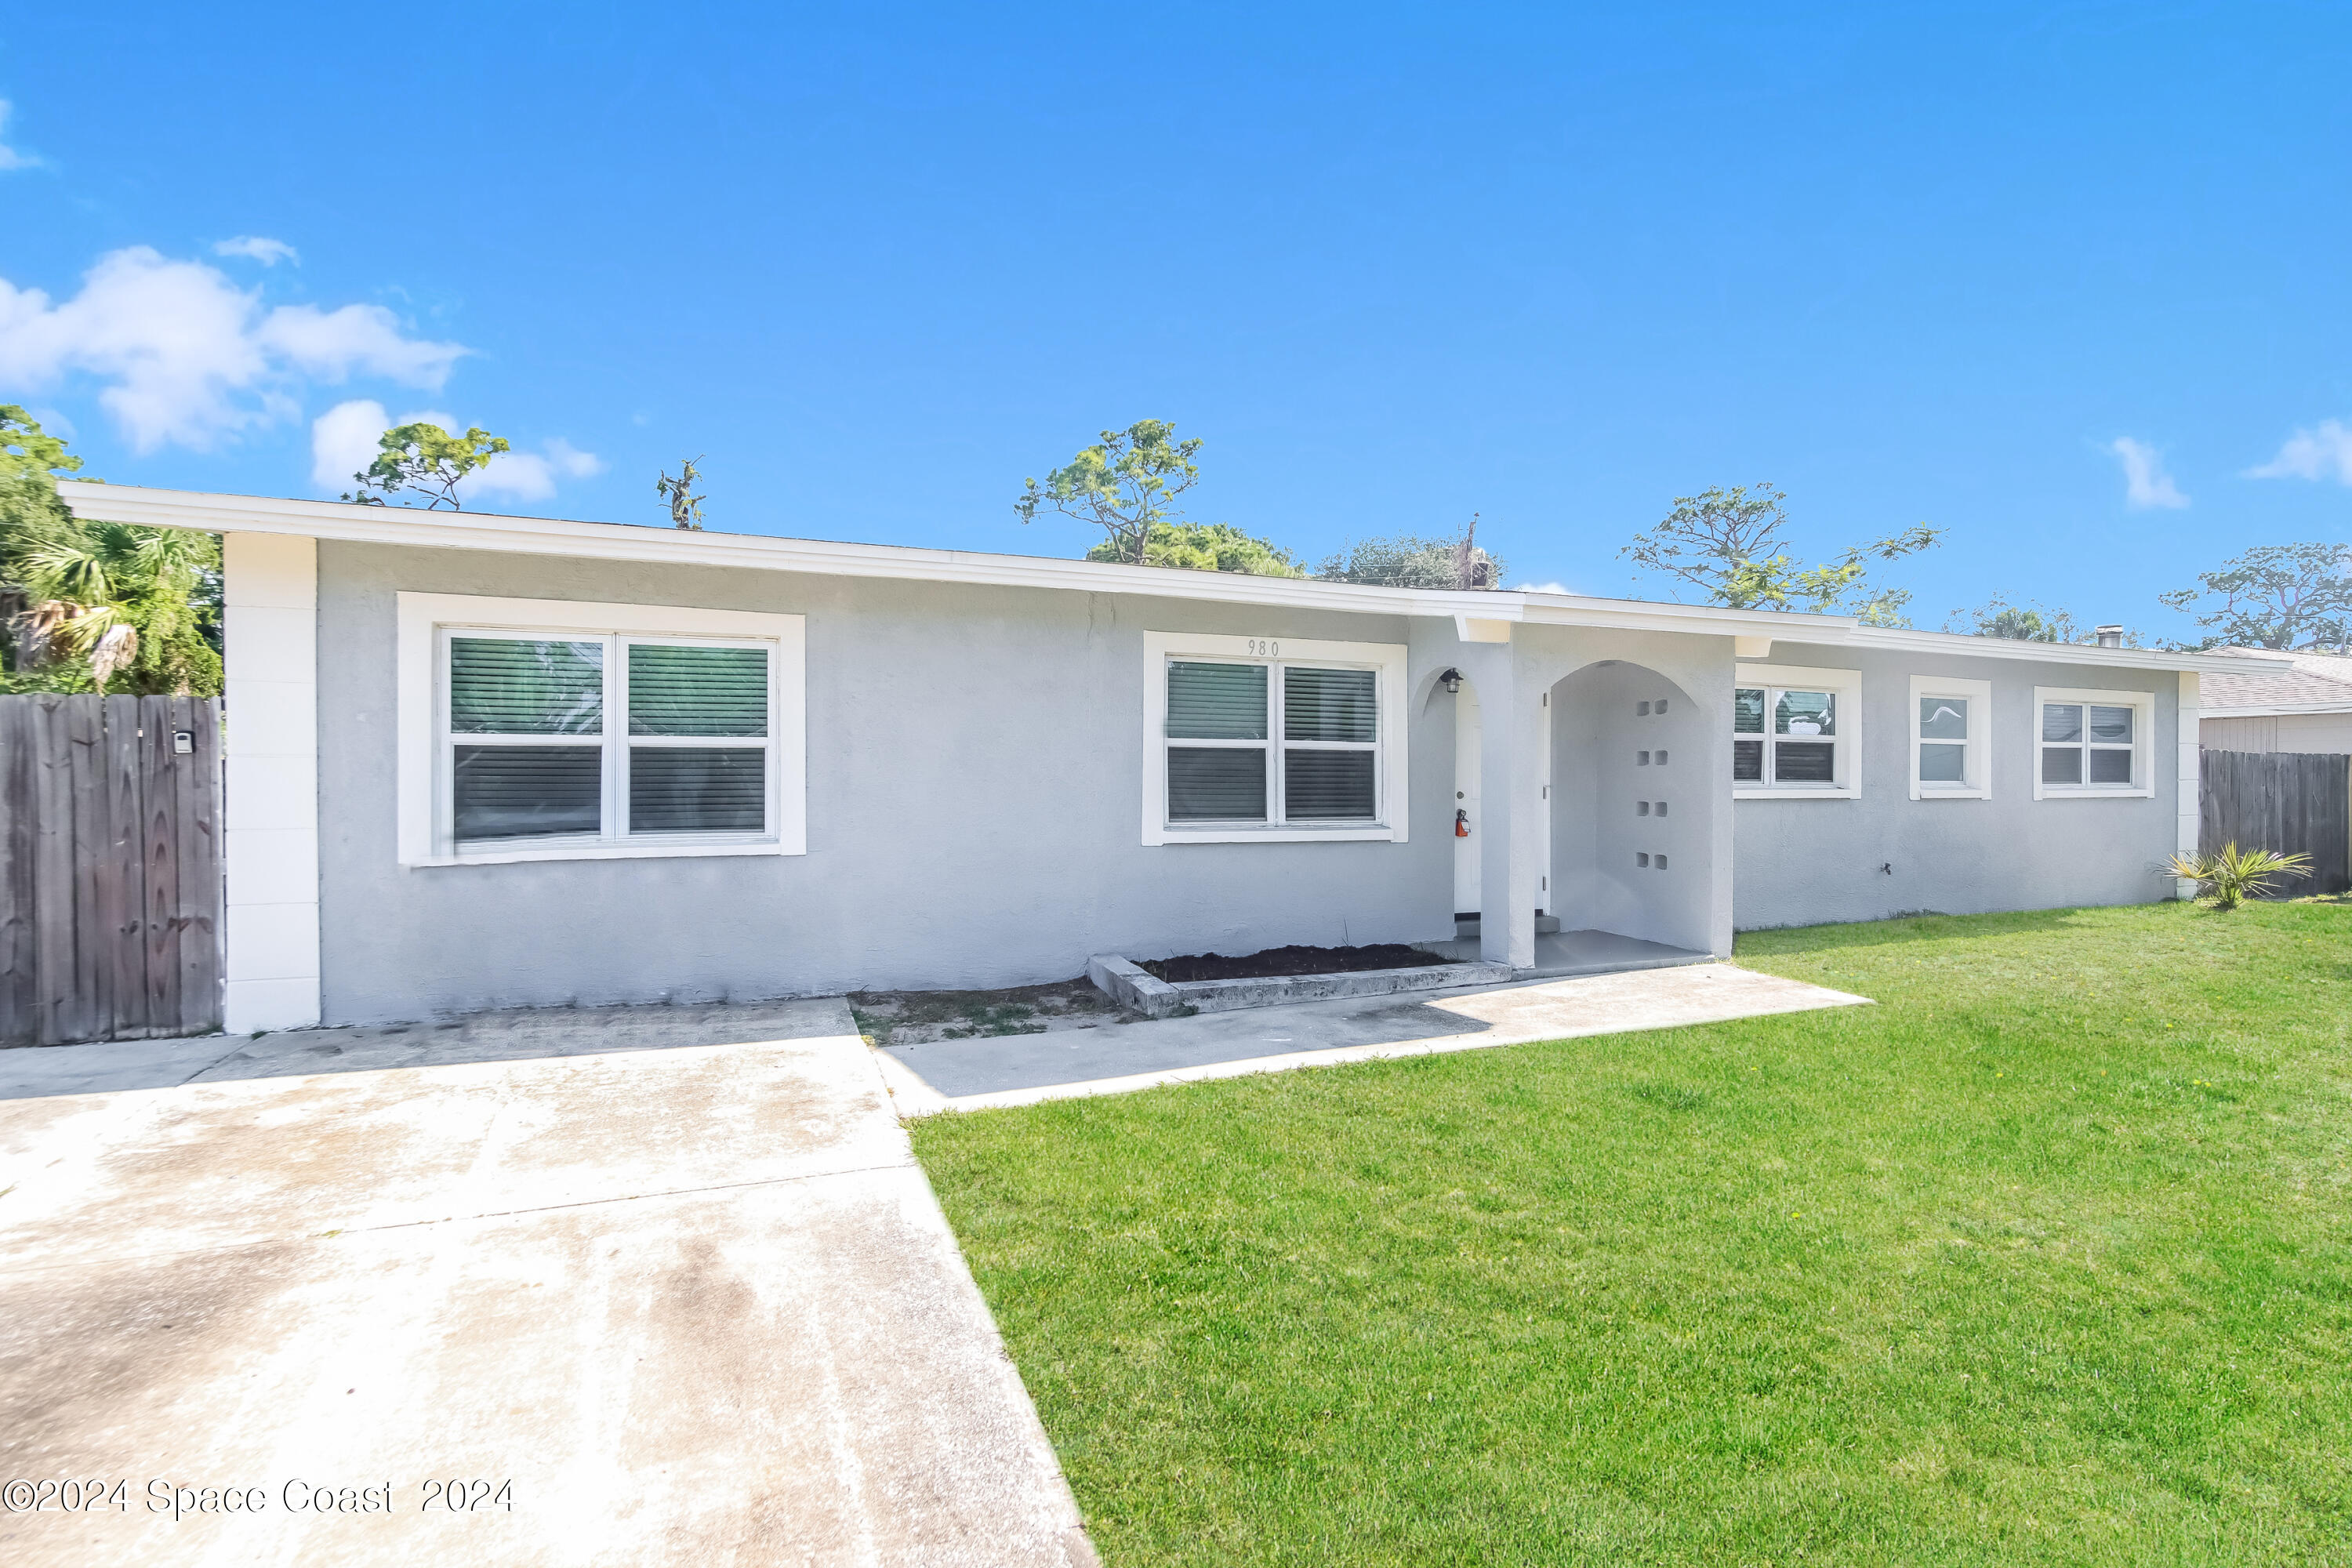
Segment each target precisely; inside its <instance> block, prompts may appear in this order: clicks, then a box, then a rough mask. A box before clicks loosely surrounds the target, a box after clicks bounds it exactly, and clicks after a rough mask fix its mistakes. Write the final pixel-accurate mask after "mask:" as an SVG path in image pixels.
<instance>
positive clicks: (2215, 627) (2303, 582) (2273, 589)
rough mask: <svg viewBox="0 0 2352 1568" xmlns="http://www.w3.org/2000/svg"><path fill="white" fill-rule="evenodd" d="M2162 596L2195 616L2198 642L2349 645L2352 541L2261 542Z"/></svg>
mask: <svg viewBox="0 0 2352 1568" xmlns="http://www.w3.org/2000/svg"><path fill="white" fill-rule="evenodd" d="M2158 598H2159V599H2160V600H2161V601H2162V603H2164V604H2165V605H2167V606H2168V607H2170V608H2172V609H2176V610H2187V611H2189V612H2190V613H2191V614H2192V615H2194V616H2196V620H2197V624H2198V626H2200V627H2202V628H2204V631H2205V636H2204V637H2201V638H2200V639H2199V640H2198V641H2197V642H2195V643H2194V644H2191V645H2189V646H2191V647H2200V648H2208V647H2266V648H2275V649H2277V650H2279V651H2281V652H2288V651H2292V650H2294V649H2298V648H2302V649H2317V650H2326V649H2333V650H2335V651H2336V652H2338V653H2346V652H2352V546H2347V545H2343V544H2263V545H2257V546H2256V547H2255V548H2253V549H2252V550H2249V551H2247V552H2244V553H2243V554H2241V555H2234V556H2231V558H2230V559H2229V560H2227V561H2225V562H2223V563H2221V567H2220V568H2219V569H2218V570H2216V571H2212V572H2200V573H2199V574H2197V586H2196V587H2194V588H2180V589H2177V590H2175V591H2174V592H2172V593H2169V594H2162V595H2158Z"/></svg>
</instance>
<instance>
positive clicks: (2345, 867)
mask: <svg viewBox="0 0 2352 1568" xmlns="http://www.w3.org/2000/svg"><path fill="white" fill-rule="evenodd" d="M2198 772H2199V779H2200V784H2201V786H2202V793H2201V795H2200V803H2199V807H2200V809H2199V821H2198V824H2197V845H2198V847H2199V848H2200V849H2201V850H2203V851H2205V852H2206V853H2207V854H2210V853H2212V852H2213V851H2214V850H2216V849H2219V848H2221V847H2222V846H2223V845H2225V844H2235V845H2236V846H2237V847H2239V848H2241V849H2271V850H2275V851H2277V852H2278V853H2280V854H2283V855H2284V854H2303V855H2308V856H2310V857H2311V875H2310V876H2308V877H2282V878H2280V879H2278V880H2276V881H2275V882H2273V883H2272V884H2271V895H2272V897H2273V898H2296V897H2300V896H2302V895H2304V894H2306V893H2340V892H2343V891H2344V890H2345V889H2347V888H2352V757H2345V756H2335V755H2331V754H2329V753H2326V752H2205V753H2204V754H2203V755H2202V757H2201V758H2200V763H2199V770H2198Z"/></svg>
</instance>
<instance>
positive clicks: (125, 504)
mask: <svg viewBox="0 0 2352 1568" xmlns="http://www.w3.org/2000/svg"><path fill="white" fill-rule="evenodd" d="M58 494H59V495H61V496H63V497H64V498H65V500H66V503H67V504H68V506H71V507H72V508H73V509H74V510H75V511H77V512H79V513H80V514H82V515H85V516H88V517H93V518H102V519H104V520H106V521H112V522H133V523H145V524H149V525H152V526H156V527H163V528H191V529H200V530H202V531H205V532H208V533H286V534H297V535H300V536H302V537H305V538H310V539H330V540H341V541H346V542H354V543H363V544H400V545H409V546H423V547H426V548H435V549H451V550H497V551H506V552H513V553H517V554H525V555H569V556H577V557H582V558H585V559H590V560H600V561H629V562H659V563H677V564H682V565H692V566H731V567H736V568H741V569H750V570H754V571H765V572H807V573H814V574H820V575H829V576H847V577H886V578H895V579H899V580H903V581H913V582H932V583H971V584H984V585H988V586H992V587H1014V588H1049V589H1058V590H1062V591H1064V592H1075V593H1087V594H1136V595H1148V596H1150V597H1154V598H1162V599H1205V600H1212V601H1215V602H1219V603H1223V604H1241V605H1278V606H1285V607H1294V608H1299V609H1316V610H1343V611H1351V612H1354V613H1357V614H1367V615H1388V616H1449V617H1451V616H1460V617H1465V618H1466V619H1471V620H1482V621H1520V622H1525V623H1528V624H1530V625H1538V626H1592V627H1601V628H1613V629H1619V630H1624V631H1668V632H1682V633H1685V634H1696V635H1700V636H1713V637H1770V638H1772V639H1773V640H1775V641H1777V642H1796V643H1811V644H1831V645H1837V644H1858V645H1861V646H1864V647H1883V648H1887V649H1890V650H1898V651H1906V652H1913V653H1941V654H1956V655H1960V656H1963V657H1967V658H2008V659H2028V660H2036V661H2041V662H2046V663H2052V664H2074V665H2108V666H2113V667H2116V668H2127V669H2183V670H2189V669H2193V670H2210V671H2213V672H2215V673H2220V674H2236V675H2268V674H2277V673H2282V672H2287V671H2292V670H2293V669H2294V665H2293V664H2292V663H2290V662H2288V661H2287V660H2285V659H2257V658H2248V657H2245V656H2243V655H2239V656H2235V657H2223V656H2221V655H2218V654H2194V653H2164V652H2158V651H2154V650H2151V649H2147V648H2107V647H2092V646H2089V645H2086V644H2080V643H2035V642H2013V641H2007V640H2002V639H1996V638H1990V637H1966V636H1960V635H1958V634H1953V633H1947V632H1914V631H1897V630H1891V629H1889V628H1886V627H1884V626H1863V625H1861V624H1860V623H1859V622H1857V621H1856V620H1855V619H1854V618H1853V616H1808V615H1799V614H1787V613H1779V612H1772V611H1757V610H1735V609H1727V608H1725V607H1723V606H1721V605H1672V604H1654V603H1651V602H1648V601H1645V600H1640V599H1601V598H1592V597H1589V596H1587V595H1579V594H1533V593H1526V592H1521V591H1514V590H1508V589H1505V590H1498V591H1487V590H1478V591H1474V592H1469V593H1459V592H1451V591H1445V590H1440V589H1432V588H1374V587H1366V586H1363V585H1360V584H1352V583H1325V582H1318V581H1315V580H1312V579H1307V578H1297V577H1252V576H1246V575H1244V574H1241V573H1238V572H1186V571H1171V570H1170V569H1169V568H1167V567H1163V566H1121V565H1113V564H1110V563H1105V562H1098V561H1070V560H1064V559H1055V558H1048V557H1044V556H1034V555H998V554H992V553H990V552H983V551H974V550H929V549H921V548H918V547H915V546H911V545H903V544H848V543H842V542H835V541H831V540H821V539H787V538H783V537H782V536H779V535H775V534H763V533H709V532H704V531H699V530H687V529H676V528H658V527H648V526H643V525H639V524H634V523H617V522H573V521H567V520H564V519H560V518H543V517H510V516H507V515H505V514H502V513H498V512H479V511H428V510H424V509H423V508H417V507H394V506H354V505H352V503H351V502H349V501H324V500H293V499H288V498H281V497H274V496H239V495H215V494H210V493H207V492H205V491H200V490H164V489H148V488H146V487H145V486H140V485H104V484H97V483H94V482H91V481H89V480H85V479H60V480H58Z"/></svg>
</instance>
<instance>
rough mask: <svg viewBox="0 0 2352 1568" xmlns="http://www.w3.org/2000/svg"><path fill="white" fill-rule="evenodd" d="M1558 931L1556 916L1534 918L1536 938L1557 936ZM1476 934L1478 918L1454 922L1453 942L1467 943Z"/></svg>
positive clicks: (1474, 916)
mask: <svg viewBox="0 0 2352 1568" xmlns="http://www.w3.org/2000/svg"><path fill="white" fill-rule="evenodd" d="M1558 931H1559V916H1558V915H1538V916H1537V917H1536V934H1537V935H1538V936H1552V935H1555V934H1557V933H1558ZM1477 934H1478V917H1477V916H1476V915H1472V916H1471V917H1470V918H1469V919H1468V920H1466V921H1465V920H1461V919H1458V918H1457V919H1456V920H1455V921H1454V940H1455V941H1457V942H1467V941H1469V940H1470V939H1471V938H1472V937H1474V936H1476V935H1477Z"/></svg>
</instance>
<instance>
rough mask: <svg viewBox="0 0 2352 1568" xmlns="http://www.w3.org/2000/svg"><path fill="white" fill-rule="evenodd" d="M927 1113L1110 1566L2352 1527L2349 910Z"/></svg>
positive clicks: (2305, 1554)
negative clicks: (1714, 1010)
mask: <svg viewBox="0 0 2352 1568" xmlns="http://www.w3.org/2000/svg"><path fill="white" fill-rule="evenodd" d="M1739 961H1740V962H1741V963H1745V964H1748V965H1750V966H1752V967H1754V968H1758V969H1764V970H1769V971H1771V972H1773V973H1780V974H1789V975H1794V976H1797V977H1799V978H1801V979H1806V980H1814V981H1819V982H1821V983H1822V984H1828V985H1832V986H1836V987H1838V988H1840V989H1843V990H1848V991H1853V992H1857V993H1859V994H1863V995H1866V996H1870V997H1874V998H1875V999H1876V1000H1877V1002H1878V1003H1879V1005H1877V1006H1875V1007H1867V1008H1863V1007H1855V1008H1844V1009H1840V1010H1837V1011H1833V1012H1827V1013H1812V1014H1804V1015H1800V1016H1794V1017H1787V1018H1768V1019H1762V1020H1758V1021H1754V1022H1748V1023H1741V1024H1724V1025H1712V1026H1705V1027H1700V1028H1692V1029H1680V1030H1671V1031H1664V1032H1659V1033H1654V1034H1645V1035H1623V1036H1617V1037H1609V1038H1602V1039H1583V1040H1571V1041H1563V1042H1559V1043H1555V1044H1549V1045H1535V1046H1521V1047H1507V1048H1503V1049H1498V1050H1492V1051H1471V1052H1465V1053H1462V1054H1459V1055H1452V1056H1440V1057H1427V1058H1415V1059H1412V1060H1408V1061H1400V1062H1393V1063H1384V1064H1376V1065H1371V1066H1365V1067H1349V1068H1329V1069H1322V1070H1317V1071H1310V1072H1292V1073H1283V1074H1279V1075H1276V1076H1272V1077H1265V1078H1254V1079H1235V1080H1229V1081H1225V1082H1219V1083H1210V1084H1201V1085H1193V1086H1189V1087H1183V1088H1173V1089H1158V1090H1154V1091H1151V1092H1150V1093H1145V1094H1138V1095H1131V1096H1127V1097H1123V1098H1118V1099H1106V1100H1069V1101H1063V1102H1060V1103H1057V1104H1053V1105H1046V1106H1039V1107H1035V1108H1033V1109H1029V1110H1010V1111H993V1112H988V1113H984V1114H978V1115H969V1116H941V1117H935V1118H932V1119H929V1120H928V1121H922V1122H920V1123H919V1124H918V1125H917V1126H916V1128H915V1133H914V1136H915V1146H916V1149H917V1150H918V1152H919V1153H920V1155H921V1157H922V1160H923V1163H924V1164H925V1166H926V1167H927V1168H928V1169H929V1172H930V1174H931V1179H932V1181H933V1182H934V1183H935V1184H937V1186H938V1189H939V1192H940V1198H941V1200H942V1201H943V1202H944V1203H945V1205H946V1206H947V1211H948V1214H949V1215H950V1218H951V1219H952V1220H953V1222H954V1224H955V1227H956V1232H957V1234H958V1236H960V1237H961V1238H962V1241H963V1245H964V1247H965V1250H966V1252H967V1254H968V1255H969V1257H970V1258H971V1265H972V1268H973V1270H974V1272H975V1273H976V1274H977V1275H978V1277H979V1279H980V1284H981V1288H982V1290H983V1291H985V1292H986V1294H987V1297H988V1300H989V1302H990V1304H991V1305H992V1307H993V1308H994V1309H995V1311H996V1316H997V1321H998V1322H999V1323H1001V1324H1002V1325H1003V1331H1004V1335H1005V1338H1006V1340H1007V1342H1009V1344H1010V1345H1011V1348H1012V1351H1013V1356H1014V1358H1015V1360H1016V1361H1017V1362H1018V1363H1020V1367H1021V1373H1022V1375H1023V1377H1024V1379H1025V1380H1026V1381H1027V1384H1028V1386H1029V1390H1030V1393H1031V1394H1033V1395H1034V1397H1035V1399H1036V1402H1037V1407H1038V1410H1039V1412H1040V1413H1041V1414H1042V1415H1043V1416H1044V1417H1045V1427H1046V1430H1047V1431H1048V1432H1050V1433H1051V1434H1052V1436H1053V1438H1054V1442H1055V1447H1056V1448H1057V1449H1058V1451H1059V1453H1060V1455H1061V1458H1062V1463H1063V1465H1064V1467H1065V1468H1066V1470H1067V1472H1068V1474H1069V1478H1070V1482H1071V1485H1072V1486H1073V1487H1074V1488H1075V1489H1076V1493H1077V1498H1078V1501H1079V1503H1080V1505H1081V1506H1082V1507H1083V1508H1084V1509H1085V1510H1086V1514H1087V1522H1088V1524H1089V1526H1090V1528H1091V1529H1092V1531H1093V1532H1094V1536H1095V1540H1096V1542H1097V1545H1098V1546H1099V1547H1100V1549H1101V1551H1102V1552H1103V1555H1104V1558H1105V1560H1106V1561H1107V1562H1108V1563H1110V1564H1112V1565H1114V1568H1121V1565H1129V1564H1161V1563H1236V1562H1239V1563H1582V1562H1590V1563H1937V1564H1944V1563H2003V1564H2013V1563H2135V1564H2137V1563H2205V1562H2240V1563H2289V1562H2293V1563H2311V1562H2318V1563H2346V1562H2352V1249H2347V1243H2352V1159H2347V1154H2352V1038H2347V1037H2348V1036H2352V907H2347V906H2344V905H2319V904H2293V905H2265V906H2257V907H2250V908H2248V909H2246V910H2242V911H2241V912H2239V913H2236V914H2231V915H2217V914H2213V913H2210V912H2209V911H2205V910H2196V909H2191V908H2188V907H2184V906H2180V905H2160V906H2151V907H2146V908H2139V909H2124V910H2082V911H2074V912H2060V913H2046V914H2024V915H2008V916H1993V917H1986V918H1977V919H1946V918H1926V919H1919V920H1906V921H1890V922H1887V923H1885V924H1878V925H1863V926H1837V927H1825V928H1819V929H1814V930H1810V931H1780V932H1771V933H1766V934H1762V935H1757V936H1751V937H1748V938H1745V939H1743V940H1742V942H1741V943H1740V947H1739Z"/></svg>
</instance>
